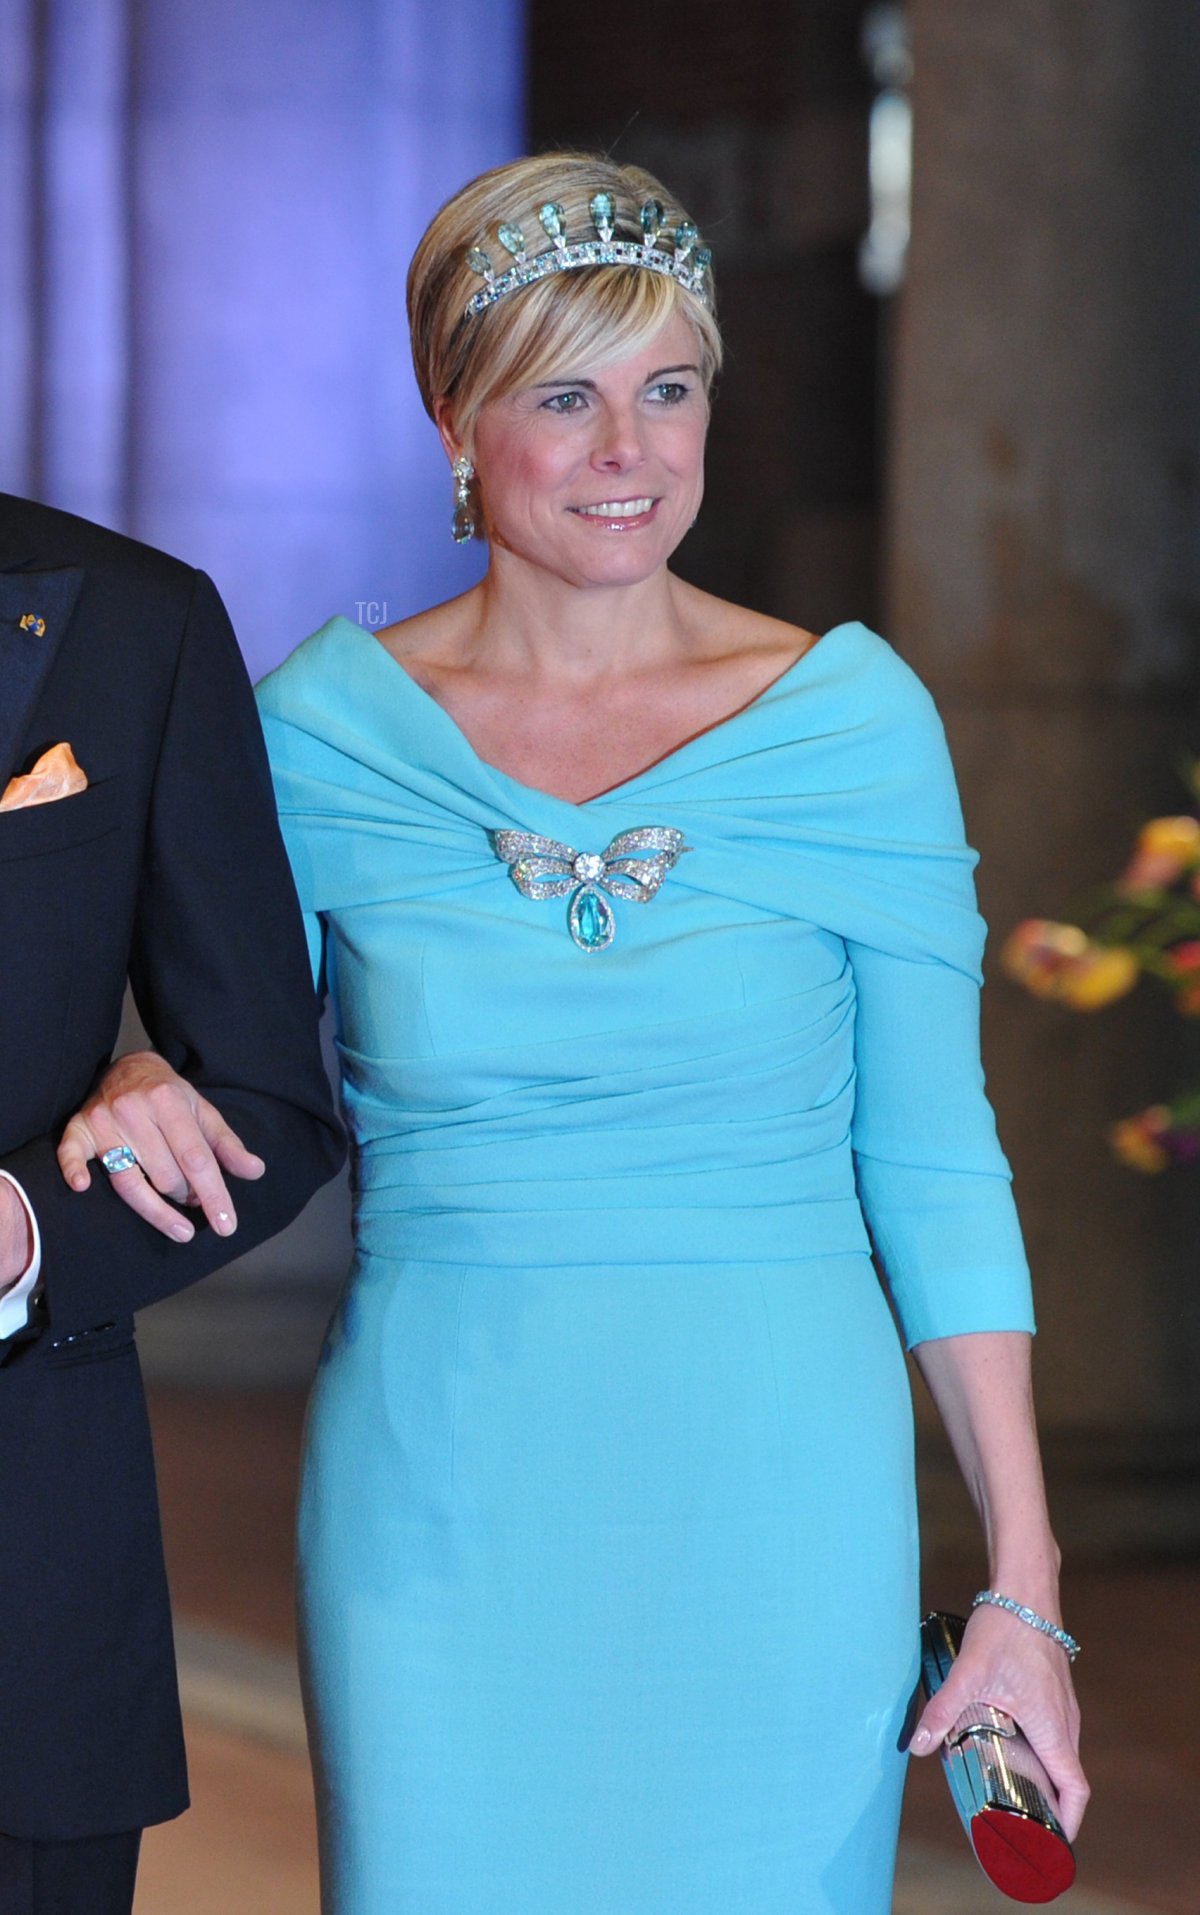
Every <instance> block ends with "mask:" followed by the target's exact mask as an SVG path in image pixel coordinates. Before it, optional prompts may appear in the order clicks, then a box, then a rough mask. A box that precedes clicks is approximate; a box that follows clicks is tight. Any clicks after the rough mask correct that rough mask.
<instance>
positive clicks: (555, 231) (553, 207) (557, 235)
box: [538, 199, 567, 239]
mask: <svg viewBox="0 0 1200 1915" xmlns="http://www.w3.org/2000/svg"><path fill="white" fill-rule="evenodd" d="M538 218H539V219H540V220H541V222H542V231H543V232H544V233H545V235H546V238H547V239H561V238H562V236H563V234H564V233H565V232H566V230H567V216H566V214H565V213H564V212H563V209H562V207H561V206H560V205H559V204H558V202H557V201H556V200H552V199H549V200H547V201H546V204H545V205H544V206H541V207H539V208H538Z"/></svg>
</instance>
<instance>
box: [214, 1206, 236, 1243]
mask: <svg viewBox="0 0 1200 1915" xmlns="http://www.w3.org/2000/svg"><path fill="white" fill-rule="evenodd" d="M217 1229H218V1230H219V1231H220V1233H221V1235H222V1236H223V1237H227V1236H228V1235H229V1233H230V1232H231V1230H232V1229H233V1218H232V1217H231V1216H230V1214H229V1212H228V1211H227V1210H218V1212H217Z"/></svg>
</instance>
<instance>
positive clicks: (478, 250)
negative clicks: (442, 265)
mask: <svg viewBox="0 0 1200 1915" xmlns="http://www.w3.org/2000/svg"><path fill="white" fill-rule="evenodd" d="M467 265H468V266H469V267H470V268H471V271H472V272H473V273H478V274H479V275H480V277H481V278H482V279H489V278H490V277H491V272H492V262H491V260H490V259H489V258H488V256H487V254H486V253H485V252H484V250H483V248H482V247H481V246H472V248H471V250H470V252H469V253H468V254H467Z"/></svg>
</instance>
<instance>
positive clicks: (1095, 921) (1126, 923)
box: [1000, 761, 1200, 1171]
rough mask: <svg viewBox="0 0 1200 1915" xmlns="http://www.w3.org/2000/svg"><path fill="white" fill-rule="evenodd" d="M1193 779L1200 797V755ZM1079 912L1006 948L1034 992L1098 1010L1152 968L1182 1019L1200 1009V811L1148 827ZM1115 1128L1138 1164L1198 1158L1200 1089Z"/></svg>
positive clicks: (1029, 924) (1007, 961) (1032, 922)
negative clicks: (1117, 871)
mask: <svg viewBox="0 0 1200 1915" xmlns="http://www.w3.org/2000/svg"><path fill="white" fill-rule="evenodd" d="M1187 780H1188V784H1189V787H1190V789H1191V791H1192V793H1193V795H1194V796H1196V797H1200V761H1198V762H1197V763H1196V764H1194V765H1192V766H1191V767H1190V769H1189V771H1188V773H1187ZM1078 916H1079V917H1080V919H1081V920H1082V923H1081V924H1055V923H1053V922H1051V921H1050V920H1049V919H1046V918H1026V919H1025V921H1024V923H1022V924H1019V925H1018V926H1017V928H1016V930H1015V931H1014V932H1013V933H1012V934H1011V936H1010V937H1009V939H1008V941H1007V943H1006V944H1005V945H1004V948H1003V950H1002V951H1001V954H1000V956H1001V963H1002V964H1003V966H1004V969H1005V971H1006V972H1007V973H1008V975H1009V977H1011V978H1015V980H1016V981H1017V983H1018V984H1023V985H1024V986H1025V988H1026V990H1029V991H1032V992H1033V993H1034V995H1035V996H1036V997H1046V998H1052V999H1053V1000H1054V1001H1055V1002H1056V1003H1059V1004H1066V1005H1068V1006H1069V1007H1070V1008H1071V1009H1072V1010H1074V1011H1098V1010H1100V1009H1101V1008H1102V1007H1103V1006H1104V1005H1105V1004H1112V1003H1113V1002H1114V1001H1115V1000H1116V999H1117V998H1120V997H1124V996H1125V995H1126V993H1127V992H1128V991H1131V990H1132V989H1133V987H1134V985H1135V984H1136V983H1137V981H1138V979H1139V977H1141V976H1142V975H1143V974H1145V975H1147V976H1149V977H1155V978H1158V979H1159V980H1160V982H1161V983H1162V984H1164V985H1165V986H1166V988H1167V990H1168V991H1169V992H1170V993H1171V996H1172V999H1173V1001H1174V1005H1175V1009H1176V1010H1177V1011H1178V1012H1179V1014H1180V1016H1181V1017H1200V817H1196V816H1194V815H1185V816H1182V817H1178V818H1152V819H1151V820H1150V822H1149V824H1146V825H1143V827H1142V829H1141V831H1140V832H1139V833H1138V837H1137V841H1136V843H1135V845H1134V847H1133V854H1132V856H1131V857H1130V859H1129V862H1128V864H1127V865H1126V867H1125V869H1124V871H1123V872H1122V873H1121V875H1120V877H1119V878H1117V880H1116V881H1115V883H1113V884H1110V885H1105V886H1104V887H1103V888H1102V889H1101V890H1099V891H1097V892H1095V893H1093V894H1092V895H1091V896H1090V897H1089V898H1088V899H1087V900H1086V901H1085V902H1084V904H1083V906H1082V907H1081V909H1080V911H1079V912H1078ZM1085 926H1086V928H1084V927H1085ZM1109 1136H1110V1140H1111V1142H1112V1146H1113V1149H1114V1150H1115V1151H1116V1153H1117V1155H1118V1157H1120V1158H1121V1159H1122V1161H1123V1162H1124V1163H1126V1164H1129V1165H1131V1166H1132V1167H1133V1168H1134V1169H1135V1170H1149V1171H1154V1170H1166V1169H1168V1168H1169V1167H1170V1166H1171V1165H1172V1164H1181V1163H1195V1162H1198V1161H1200V1088H1198V1089H1196V1090H1193V1091H1190V1092H1188V1093H1186V1094H1185V1095H1183V1096H1182V1097H1177V1098H1176V1099H1175V1100H1174V1102H1172V1103H1169V1104H1152V1105H1151V1106H1150V1108H1149V1109H1148V1110H1142V1111H1138V1112H1137V1113H1136V1114H1135V1115H1134V1116H1132V1117H1126V1118H1124V1119H1123V1120H1122V1121H1121V1122H1120V1123H1118V1124H1115V1125H1114V1126H1113V1128H1112V1130H1111V1131H1110V1133H1109Z"/></svg>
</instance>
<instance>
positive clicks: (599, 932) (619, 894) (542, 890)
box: [488, 825, 692, 954]
mask: <svg viewBox="0 0 1200 1915" xmlns="http://www.w3.org/2000/svg"><path fill="white" fill-rule="evenodd" d="M488 837H489V839H490V841H491V845H492V849H493V851H494V852H495V853H496V856H497V857H498V858H500V859H502V860H503V862H504V863H505V864H506V865H507V866H508V875H509V877H510V878H511V879H512V881H513V883H514V884H515V885H516V887H517V890H518V891H519V892H520V893H521V896H522V897H523V898H533V899H535V900H536V901H538V902H540V901H541V900H542V899H544V898H565V897H568V896H569V897H570V900H571V902H570V904H569V905H568V906H567V929H568V930H569V931H570V933H571V936H572V937H573V938H574V940H575V942H576V944H577V945H578V946H579V949H580V950H581V951H587V952H588V953H589V954H590V953H591V952H593V951H607V949H608V947H609V945H610V944H611V943H612V941H613V939H614V938H615V937H616V935H617V921H616V917H615V916H614V913H613V908H612V905H611V904H610V903H609V901H608V899H609V898H610V897H612V898H624V899H626V900H627V901H628V903H630V904H648V903H649V902H650V899H651V898H652V897H653V896H654V894H655V892H656V891H657V890H658V889H659V888H660V886H661V885H662V882H663V879H664V878H665V877H666V875H667V873H668V871H670V870H672V869H673V867H674V866H675V865H676V864H677V863H678V861H679V859H680V858H681V857H682V856H683V854H684V852H685V851H690V850H691V849H692V846H691V845H689V844H685V843H684V837H683V833H682V831H676V830H675V829H674V827H673V826H671V825H643V826H642V827H641V828H640V829H638V830H637V831H622V832H619V833H618V835H617V836H616V837H615V838H614V839H613V841H612V843H611V844H610V845H609V847H608V850H607V851H603V852H598V851H576V850H575V848H574V846H573V845H569V844H562V843H560V842H559V840H558V839H557V838H541V837H539V836H538V834H537V833H536V832H534V831H489V832H488ZM606 892H607V893H608V896H607V897H606V896H605V893H606Z"/></svg>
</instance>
